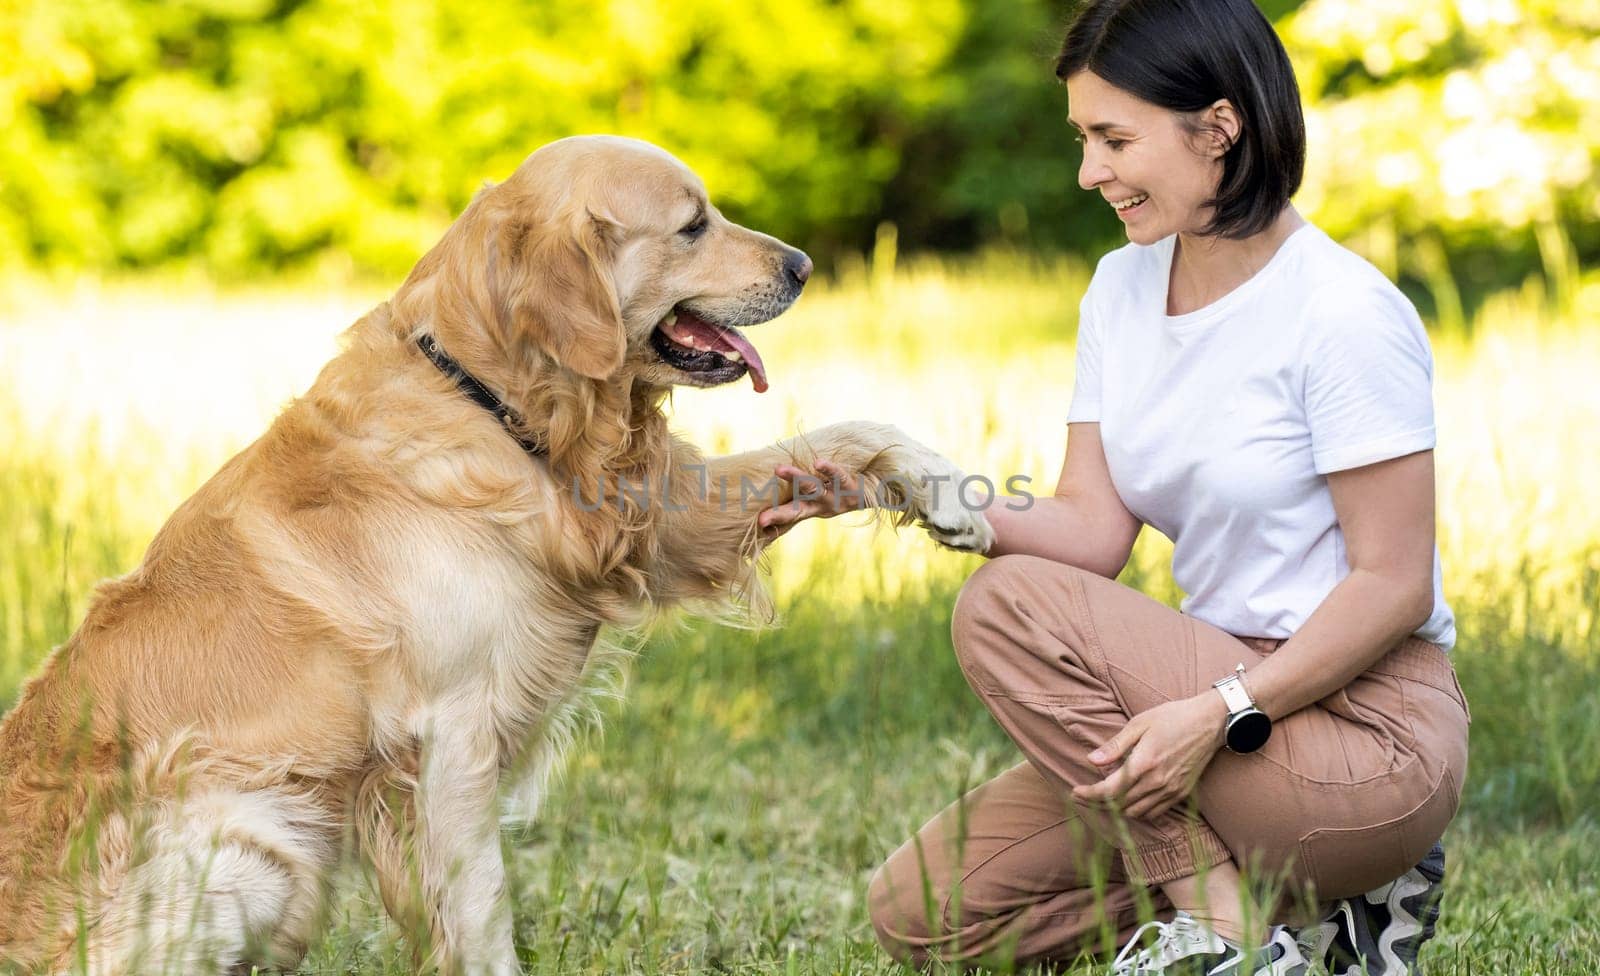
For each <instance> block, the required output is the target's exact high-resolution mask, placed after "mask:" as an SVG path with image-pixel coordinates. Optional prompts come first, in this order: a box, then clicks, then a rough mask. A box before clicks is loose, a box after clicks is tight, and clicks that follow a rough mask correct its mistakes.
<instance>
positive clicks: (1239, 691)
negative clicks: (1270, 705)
mask: <svg viewBox="0 0 1600 976" xmlns="http://www.w3.org/2000/svg"><path fill="white" fill-rule="evenodd" d="M1243 671H1244V668H1243V666H1241V667H1240V668H1239V671H1238V672H1236V673H1234V674H1230V675H1228V676H1227V677H1226V678H1223V679H1222V680H1221V681H1218V682H1217V683H1216V684H1214V685H1212V687H1214V688H1216V689H1217V691H1218V692H1219V693H1221V695H1222V700H1223V702H1225V703H1226V704H1227V706H1228V714H1229V715H1237V714H1239V713H1240V712H1247V711H1249V710H1250V709H1252V708H1255V707H1256V703H1255V699H1253V698H1251V697H1250V692H1249V690H1248V689H1246V688H1245V686H1244V680H1243Z"/></svg>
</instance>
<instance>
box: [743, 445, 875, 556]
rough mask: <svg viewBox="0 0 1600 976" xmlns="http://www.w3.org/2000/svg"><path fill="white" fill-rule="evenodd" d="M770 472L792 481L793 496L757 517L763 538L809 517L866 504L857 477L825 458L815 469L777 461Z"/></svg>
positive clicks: (770, 537)
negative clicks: (807, 469) (803, 468)
mask: <svg viewBox="0 0 1600 976" xmlns="http://www.w3.org/2000/svg"><path fill="white" fill-rule="evenodd" d="M773 473H774V474H776V475H777V476H778V477H779V478H783V479H785V480H787V481H789V482H790V483H791V485H792V487H793V490H794V497H793V498H792V499H791V500H790V501H787V502H784V503H783V504H782V505H776V506H774V507H772V508H769V509H766V510H765V511H763V512H762V513H761V514H759V515H757V516H756V525H757V526H758V527H759V528H760V529H761V538H763V539H766V540H769V541H770V540H772V539H776V538H777V537H778V536H780V535H783V534H784V533H785V532H787V531H789V530H790V529H791V528H793V527H794V526H796V525H798V524H799V523H800V522H802V521H804V520H806V519H808V518H832V517H833V516H835V515H838V514H840V513H841V512H853V511H856V510H857V509H861V508H865V507H866V493H865V492H864V491H862V490H861V485H860V483H859V482H858V481H857V479H856V477H855V476H854V475H852V474H851V473H850V472H848V471H846V470H845V469H844V468H841V467H840V466H839V465H837V464H834V463H833V462H832V461H829V460H827V459H826V458H817V460H816V470H815V471H814V472H813V471H805V470H802V469H801V468H798V467H795V466H794V465H792V464H780V465H778V466H777V467H776V468H774V469H773Z"/></svg>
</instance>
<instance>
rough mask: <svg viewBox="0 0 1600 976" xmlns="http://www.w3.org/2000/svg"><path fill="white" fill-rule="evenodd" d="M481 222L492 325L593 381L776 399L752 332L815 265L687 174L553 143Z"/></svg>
mask: <svg viewBox="0 0 1600 976" xmlns="http://www.w3.org/2000/svg"><path fill="white" fill-rule="evenodd" d="M472 211H476V214H475V215H474V216H475V218H476V219H475V220H474V221H473V222H472V223H473V224H474V226H475V229H476V230H477V232H478V234H480V235H481V240H482V241H483V242H484V243H485V244H486V246H487V247H488V248H489V253H488V254H487V256H486V259H485V267H486V270H485V275H484V277H485V280H486V284H487V288H488V290H489V295H488V302H487V304H489V305H491V306H492V314H494V315H495V316H496V318H497V319H498V320H499V322H500V324H501V326H502V328H506V329H508V330H509V331H510V332H511V333H513V334H515V335H517V336H520V337H525V338H527V339H529V340H531V341H532V342H533V343H534V344H535V345H536V346H537V347H538V349H540V350H541V351H542V352H543V353H544V354H545V355H546V356H548V357H549V358H550V359H552V360H554V361H555V362H556V363H557V364H558V365H559V366H561V367H563V368H565V369H568V370H571V371H572V372H573V373H576V374H578V375H580V376H584V377H588V378H590V379H597V380H600V379H604V380H609V379H615V378H618V377H619V374H621V373H623V372H628V373H631V378H632V379H633V380H635V381H642V382H643V383H645V384H648V385H651V386H658V387H665V386H670V385H673V384H690V385H694V386H716V385H718V384H722V383H729V382H732V381H734V380H737V379H739V378H740V377H741V376H744V375H745V374H746V373H747V372H748V373H750V374H751V378H752V381H753V383H754V385H755V388H756V389H757V390H758V391H760V390H765V389H766V386H767V383H766V374H765V370H764V368H763V366H762V363H761V358H760V356H759V355H758V354H757V353H756V350H755V347H754V346H752V345H751V343H750V341H749V340H748V339H747V338H745V336H744V335H743V334H742V333H741V332H740V331H739V329H740V327H742V326H749V325H755V324H757V323H760V322H765V321H767V320H768V319H771V318H773V317H775V316H777V315H779V314H780V313H782V312H783V311H784V310H785V309H787V308H788V307H789V306H790V305H791V304H793V303H794V300H795V299H796V298H798V297H799V295H800V290H801V288H802V287H804V285H805V282H806V279H807V278H808V277H809V276H810V274H811V259H810V258H808V257H806V256H805V255H804V254H803V253H801V252H800V251H797V250H795V249H794V248H792V247H789V246H788V245H786V244H784V243H783V242H782V241H779V240H776V239H775V238H772V237H768V236H767V235H765V234H760V233H757V232H756V231H753V230H749V229H747V228H744V227H741V226H739V225H737V224H735V223H732V222H731V221H729V220H728V219H727V218H725V217H723V216H722V214H721V213H719V212H718V211H717V208H716V207H714V206H712V205H711V202H710V200H708V199H707V197H706V190H705V185H704V184H703V183H701V181H700V179H699V178H698V177H697V176H695V174H694V173H693V172H691V171H690V170H689V168H688V167H686V166H684V165H683V164H682V163H681V162H679V161H678V160H677V159H675V158H673V157H672V156H671V155H670V154H668V153H667V152H665V151H663V150H661V149H659V148H657V147H655V146H652V145H650V144H649V143H645V142H640V141H637V140H634V139H623V138H618V137H613V136H577V137H573V138H570V139H562V140H560V141H559V142H553V143H551V144H549V145H547V146H545V147H543V148H541V149H540V150H538V151H537V152H535V153H534V154H533V155H531V156H529V157H528V158H527V159H526V160H525V161H524V162H523V163H522V165H521V166H519V167H518V168H517V170H516V172H515V173H513V174H512V176H511V177H510V178H509V179H507V180H506V181H505V182H503V183H500V184H498V185H496V186H493V187H490V188H488V189H486V190H484V191H483V192H482V193H480V194H479V196H478V198H477V199H476V200H474V202H473V205H472V208H470V210H469V213H471V212H472ZM463 243H465V242H463Z"/></svg>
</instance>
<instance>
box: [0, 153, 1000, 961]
mask: <svg viewBox="0 0 1600 976" xmlns="http://www.w3.org/2000/svg"><path fill="white" fill-rule="evenodd" d="M810 273H811V262H810V260H809V259H808V258H807V257H806V256H805V255H804V254H802V253H801V252H799V251H797V250H795V249H793V248H791V247H788V246H786V245H784V244H783V243H781V242H779V241H777V240H775V239H773V238H771V237H768V236H766V235H763V234H759V233H756V232H754V231H751V230H747V229H745V228H743V227H740V226H737V225H735V224H733V223H731V222H729V221H728V220H726V219H725V218H724V217H723V216H722V215H721V214H720V213H719V212H718V211H717V210H716V209H715V208H714V207H713V206H711V204H710V202H709V201H708V200H707V198H706V192H705V188H704V186H703V185H702V183H701V182H700V180H699V179H697V178H696V177H695V175H694V174H693V173H692V172H690V171H689V170H688V169H687V168H686V167H685V166H683V165H682V164H681V163H680V162H678V161H677V160H676V159H674V158H673V157H672V156H670V155H669V154H667V153H666V152H664V151H662V150H660V149H657V148H655V147H653V146H650V145H648V144H646V143H640V142H636V141H632V140H627V139H621V138H615V137H577V138H572V139H565V140H562V141H559V142H556V143H552V144H550V145H548V146H545V147H544V148H542V149H540V150H539V151H537V152H535V153H534V154H533V155H532V156H530V157H528V159H527V160H526V161H524V162H523V163H522V165H521V166H520V167H518V169H517V170H516V172H515V173H514V174H513V175H512V176H511V177H510V178H509V179H507V180H506V181H505V182H503V183H500V184H498V185H493V186H489V187H486V188H485V189H484V190H483V191H482V192H480V193H479V194H478V195H477V197H476V198H475V199H474V200H473V201H472V203H471V204H470V205H469V206H468V207H467V209H466V210H465V211H464V212H463V213H462V214H461V216H460V217H459V218H458V219H457V220H456V221H455V223H454V224H453V225H452V226H451V227H450V228H449V230H448V231H447V232H446V233H445V235H444V237H443V239H442V240H440V242H439V243H438V244H437V245H436V246H435V247H434V248H433V249H432V250H431V251H429V252H428V253H427V254H426V255H425V256H424V257H423V258H422V259H421V260H420V261H419V262H418V263H417V265H416V267H415V268H414V269H413V270H412V272H411V274H410V275H409V276H408V277H407V278H406V280H405V282H404V283H403V284H402V285H401V287H400V289H399V291H398V292H396V293H395V295H394V296H393V297H392V298H391V299H390V300H388V301H386V302H383V303H382V304H380V305H378V306H377V307H376V308H374V309H373V310H372V311H371V312H369V313H368V314H366V315H365V316H363V317H362V318H361V319H360V320H359V321H357V322H356V323H355V325H353V326H352V327H351V328H350V329H349V330H348V331H347V332H346V334H345V340H344V344H343V346H342V351H341V352H340V354H339V355H338V356H337V357H336V358H334V359H333V360H332V361H331V362H329V363H328V364H327V365H326V366H325V367H324V368H323V370H322V372H321V373H320V374H319V375H318V377H317V379H316V381H315V383H314V384H313V385H312V386H311V388H310V389H309V391H307V392H306V393H305V395H304V396H301V397H300V398H298V399H296V400H295V401H293V402H292V403H291V404H289V405H288V406H287V407H286V408H285V410H284V411H283V413H282V414H281V415H280V416H279V417H278V418H277V419H276V420H275V421H274V422H273V424H272V425H271V427H270V428H269V429H268V430H267V432H266V433H265V434H264V435H262V436H261V438H260V439H259V440H257V441H255V442H254V443H252V444H251V445H249V446H248V447H247V448H245V449H244V450H243V451H242V452H241V453H239V454H238V455H237V456H235V457H234V458H232V459H231V460H230V461H228V463H227V464H225V465H224V466H223V467H222V469H221V470H220V471H218V472H217V473H216V474H215V475H214V476H213V477H212V478H211V479H210V480H209V481H208V482H206V484H205V485H204V486H203V487H201V488H200V490H199V491H198V492H197V493H196V494H195V495H194V496H193V497H192V498H190V499H188V500H187V501H186V502H184V503H183V504H182V505H181V506H180V507H179V508H178V510H177V511H176V512H175V513H174V514H173V515H172V517H171V519H170V520H168V521H167V523H166V524H165V526H164V527H163V528H162V529H161V530H160V532H159V533H158V534H157V535H156V537H155V539H154V540H153V541H152V542H151V544H150V547H149V550H148V552H146V554H145V557H144V560H143V562H142V563H141V564H140V565H139V566H138V568H136V569H134V570H133V571H132V572H131V573H129V574H128V575H126V576H123V577H121V578H118V579H115V580H111V581H108V582H106V583H104V584H102V585H101V586H100V588H99V590H98V592H97V593H96V595H95V597H94V600H93V603H92V606H91V608H90V610H89V613H88V616H87V618H86V619H85V620H84V622H83V624H82V626H81V627H79V629H78V630H77V631H76V633H74V634H73V635H72V637H71V638H70V639H69V640H68V641H67V642H66V643H65V644H64V645H63V646H62V647H60V648H59V649H57V650H56V652H55V653H54V654H53V655H52V656H51V657H50V658H49V660H48V661H47V662H46V663H45V665H44V667H43V669H42V672H41V673H40V674H39V675H38V676H37V677H35V678H34V679H33V680H32V681H30V682H29V683H28V685H27V686H26V687H25V688H24V690H23V692H22V695H21V699H20V701H19V703H18V704H17V706H16V708H15V709H14V710H13V711H12V712H11V714H10V715H9V716H7V717H6V718H5V720H4V723H3V725H0V959H6V960H8V961H9V963H10V965H11V966H12V967H13V968H16V969H19V970H21V971H25V972H37V971H45V972H50V973H57V972H65V971H68V970H72V969H74V968H78V967H82V966H84V965H85V964H86V967H87V970H88V971H89V972H91V973H95V974H110V973H126V972H147V971H152V972H167V973H183V974H194V973H204V972H214V973H222V972H229V971H233V970H236V969H240V968H244V969H248V967H249V966H250V965H252V964H259V965H263V966H291V965H293V964H295V962H296V961H297V960H299V959H300V958H301V957H302V955H303V954H304V952H305V950H306V947H307V944H308V943H309V941H310V940H311V939H312V938H313V937H314V936H315V935H316V933H317V930H318V927H319V925H320V924H321V919H322V916H323V914H324V909H323V905H324V903H325V901H326V900H327V896H328V893H329V888H330V885H331V881H330V878H331V877H332V876H333V874H334V872H335V868H336V866H337V864H338V863H339V862H340V860H341V858H342V857H343V856H344V854H345V852H346V851H351V850H353V851H355V852H358V854H359V858H360V860H361V861H362V862H364V863H365V864H366V865H367V866H368V868H369V869H370V871H371V873H372V875H373V877H374V878H375V880H376V885H377V888H378V890H379V893H380V894H381V896H382V899H383V902H384V905H385V908H386V909H387V910H388V912H389V914H390V915H391V917H392V918H393V919H394V920H395V921H396V922H398V923H400V925H401V928H402V930H403V931H405V932H406V933H408V934H412V935H414V936H415V937H416V938H415V941H416V943H417V944H416V947H415V948H416V952H417V961H418V964H419V966H423V967H429V968H433V967H437V968H438V969H441V970H443V971H445V972H450V973H458V972H460V973H496V974H499V973H514V972H516V971H517V969H518V966H517V960H516V956H515V954H514V952H513V946H512V924H511V922H512V920H511V917H510V910H509V907H508V899H507V895H506V870H505V865H504V864H503V862H502V858H501V852H500V845H499V836H498V825H499V822H500V814H499V808H500V805H501V803H502V802H506V801H507V800H508V798H509V800H510V801H512V802H513V803H514V804H515V805H517V806H519V807H520V808H521V810H522V812H523V814H524V815H531V812H532V810H533V807H534V806H535V805H536V803H537V799H538V795H539V792H540V789H541V787H542V784H543V777H544V775H545V774H546V773H547V772H548V771H549V770H550V769H551V768H552V766H553V765H554V764H555V763H556V762H557V760H558V758H559V752H560V748H561V746H562V745H563V743H564V741H565V740H566V738H568V737H567V736H565V735H564V734H563V731H564V730H565V729H567V728H568V727H569V726H570V724H571V720H572V716H573V714H574V713H575V710H576V709H577V708H578V706H579V705H580V704H581V702H582V700H583V689H584V688H585V687H586V685H587V684H588V681H587V679H586V675H592V673H593V668H594V662H593V661H592V660H591V658H592V657H594V656H596V655H591V650H592V649H594V648H595V647H596V642H597V634H598V632H599V631H600V628H601V627H602V626H610V627H614V628H623V629H626V628H632V627H638V626H639V625H641V624H642V623H644V622H646V621H647V620H648V619H650V618H651V617H652V616H653V615H654V614H655V613H657V612H659V611H661V610H663V609H665V608H669V607H672V606H674V605H686V606H687V607H688V608H689V609H691V610H694V609H698V610H700V611H712V612H716V611H724V612H727V611H730V608H731V609H732V610H733V611H737V610H738V609H739V608H741V607H743V608H747V609H748V608H751V607H756V606H758V605H760V604H761V595H760V586H759V583H758V582H754V581H753V577H754V570H753V569H752V567H753V565H754V564H755V561H756V559H757V557H758V556H759V555H760V553H761V551H762V548H763V546H764V545H766V544H767V539H766V537H765V534H763V533H761V532H758V531H757V527H756V516H757V515H758V514H759V512H760V511H761V510H763V509H765V508H768V507H771V506H772V505H775V504H778V503H780V502H782V501H787V500H788V499H789V498H790V497H792V494H793V493H794V492H795V491H796V488H795V483H794V482H793V481H783V482H774V481H770V480H769V479H771V478H772V476H773V471H774V468H775V466H777V465H778V464H783V463H794V464H797V465H799V466H801V467H802V468H804V469H806V470H816V464H815V462H816V459H817V458H819V457H822V458H828V459H831V460H833V461H834V462H836V463H837V464H838V465H839V466H840V467H841V468H843V469H844V470H846V471H849V472H851V473H852V474H853V476H855V477H857V478H859V479H860V481H861V484H862V485H863V486H870V491H871V495H870V497H869V499H868V500H869V503H873V504H876V505H877V507H879V508H885V507H894V508H895V509H896V510H897V511H899V512H900V514H899V515H898V516H897V517H896V520H897V521H899V522H900V523H902V524H905V523H910V522H917V523H920V524H922V525H923V526H924V527H926V528H927V529H928V530H929V531H930V532H931V533H932V534H933V536H934V537H935V539H936V541H938V542H940V543H942V544H945V545H948V546H950V547H953V548H958V549H968V550H982V549H984V548H986V547H987V546H988V544H989V541H990V540H991V539H992V535H991V533H990V530H989V527H988V524H987V522H985V521H984V518H983V516H982V514H981V513H980V512H978V511H975V510H974V507H973V506H971V505H967V504H964V503H963V502H962V501H961V499H959V498H958V497H957V495H956V492H955V490H954V488H953V486H954V485H955V483H956V482H958V481H960V480H961V477H962V476H961V472H960V471H958V470H957V469H955V468H954V467H953V466H952V465H951V464H950V463H949V462H948V461H946V460H944V459H943V458H942V457H940V456H939V455H937V454H935V453H933V452H932V451H929V450H928V449H926V448H924V447H922V446H919V445H918V444H916V443H915V442H913V441H911V440H910V439H908V438H906V437H905V436H903V435H902V434H901V433H899V432H898V431H897V430H895V429H894V428H892V427H888V426H884V425H879V424H867V423H858V424H839V425H834V426H830V427H826V428H822V429H820V430H816V431H812V432H810V433H808V434H804V435H801V436H798V437H796V438H793V439H791V440H789V441H787V442H782V443H779V444H776V445H773V446H771V447H767V448H764V449H760V450H754V451H749V452H746V453H742V454H737V455H733V456H728V457H715V458H707V457H704V456H703V455H702V454H701V452H700V451H698V450H696V449H695V447H693V446H692V445H690V444H689V443H687V442H686V441H684V440H682V439H680V438H678V437H676V436H674V435H673V434H672V432H671V431H670V430H669V429H668V426H667V420H666V417H665V415H664V414H663V412H662V404H663V401H664V399H665V398H666V396H667V394H668V393H669V391H670V390H671V389H672V388H673V387H674V386H675V385H688V386H713V385H717V384H722V383H729V382H733V381H736V380H739V379H740V378H742V377H744V376H745V375H746V374H748V375H749V376H750V377H751V380H752V382H753V384H754V386H755V387H756V389H757V390H758V391H759V390H762V389H764V388H765V386H766V375H765V369H764V366H763V364H762V362H761V359H760V356H759V354H757V352H756V351H755V348H754V347H753V346H752V345H751V343H750V341H749V340H748V339H747V338H746V337H745V336H744V335H743V334H742V333H741V332H740V331H739V328H740V327H743V326H751V325H755V324H758V323H761V322H765V321H767V320H769V319H771V318H773V317H775V316H777V315H778V314H780V313H781V312H783V311H784V310H785V309H786V308H788V307H789V305H790V304H792V303H793V302H794V300H795V299H796V297H797V296H798V295H799V294H800V291H801V288H802V286H803V285H804V284H805V281H806V278H807V277H808V276H809V274H810ZM941 485H943V486H945V490H944V492H943V497H942V498H941V497H940V491H939V487H940V486H941ZM641 486H648V489H647V490H646V489H644V488H642V487H641ZM747 486H766V487H771V488H773V489H774V490H773V491H772V493H771V494H766V493H764V492H761V491H758V492H756V493H755V494H756V495H757V496H758V497H751V493H750V492H749V491H748V489H747ZM4 968H5V965H4V964H0V969H4Z"/></svg>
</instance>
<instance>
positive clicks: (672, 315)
mask: <svg viewBox="0 0 1600 976" xmlns="http://www.w3.org/2000/svg"><path fill="white" fill-rule="evenodd" d="M677 323H678V313H677V312H668V313H667V317H666V318H664V319H662V320H661V324H662V325H666V326H672V325H676V324H677Z"/></svg>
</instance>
